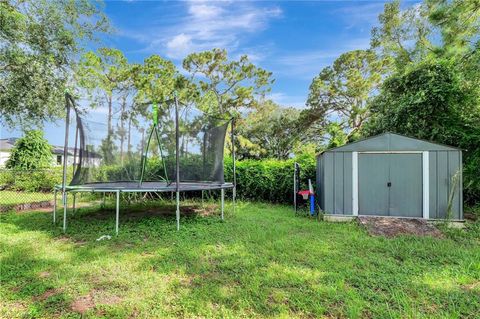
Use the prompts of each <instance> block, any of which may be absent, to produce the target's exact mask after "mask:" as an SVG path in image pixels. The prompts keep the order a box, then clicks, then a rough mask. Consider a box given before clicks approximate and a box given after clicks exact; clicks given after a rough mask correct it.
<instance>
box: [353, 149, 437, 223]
mask: <svg viewBox="0 0 480 319" xmlns="http://www.w3.org/2000/svg"><path fill="white" fill-rule="evenodd" d="M359 153H361V154H369V153H370V154H371V153H380V154H395V153H401V154H409V153H410V154H412V153H413V154H422V189H423V194H422V208H423V209H422V211H423V218H424V219H429V218H430V188H429V186H430V185H429V184H430V183H429V170H430V169H429V156H428V154H429V152H428V151H393V152H392V151H373V152H352V215H353V216H358V154H359Z"/></svg>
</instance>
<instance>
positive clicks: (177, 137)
mask: <svg viewBox="0 0 480 319" xmlns="http://www.w3.org/2000/svg"><path fill="white" fill-rule="evenodd" d="M174 99H175V171H176V172H175V182H176V185H175V189H176V193H177V212H176V215H177V230H180V193H179V183H180V162H179V160H180V154H179V140H180V132H179V127H178V98H177V93H176V92H174Z"/></svg>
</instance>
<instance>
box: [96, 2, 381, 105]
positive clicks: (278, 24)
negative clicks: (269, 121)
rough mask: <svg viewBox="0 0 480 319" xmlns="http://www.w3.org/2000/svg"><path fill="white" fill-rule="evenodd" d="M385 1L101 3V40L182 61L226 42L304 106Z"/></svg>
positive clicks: (282, 98) (363, 39)
mask: <svg viewBox="0 0 480 319" xmlns="http://www.w3.org/2000/svg"><path fill="white" fill-rule="evenodd" d="M384 3H385V2H383V1H289V2H287V1H260V2H257V1H217V2H209V1H182V2H174V1H147V2H145V1H107V2H106V3H105V12H106V14H107V16H108V17H109V18H110V20H111V22H112V25H113V27H114V29H115V34H113V35H111V36H108V37H104V38H103V40H104V42H105V44H106V45H107V46H112V47H115V48H118V49H121V50H122V51H124V52H125V54H126V56H127V57H128V59H129V60H130V61H131V62H142V61H143V59H145V58H146V57H148V56H149V55H151V54H159V55H161V56H163V57H166V58H168V59H171V60H172V61H173V62H175V63H176V64H177V65H178V66H179V67H181V61H182V59H183V58H184V57H185V56H186V55H188V54H189V53H192V52H198V51H202V50H209V49H212V48H225V49H227V52H228V53H229V56H230V57H231V58H237V57H239V56H240V55H242V54H247V55H248V56H249V58H250V60H251V61H252V62H254V63H255V64H256V65H258V66H260V67H262V68H264V69H266V70H268V71H271V72H273V78H274V79H275V83H274V84H273V85H272V92H271V94H270V98H271V99H273V100H274V101H276V102H277V103H279V104H281V105H284V106H293V107H304V105H305V101H306V98H307V95H308V88H309V85H310V83H311V81H312V79H313V77H314V76H315V75H317V74H318V73H319V72H320V70H321V69H322V68H324V67H326V66H328V65H330V64H331V63H332V62H333V61H334V60H335V59H336V58H337V57H338V56H339V55H340V54H342V53H343V52H346V51H349V50H354V49H366V48H368V47H369V44H370V31H371V28H372V27H373V26H374V25H376V24H377V21H378V15H379V14H380V13H381V12H382V11H383V6H384Z"/></svg>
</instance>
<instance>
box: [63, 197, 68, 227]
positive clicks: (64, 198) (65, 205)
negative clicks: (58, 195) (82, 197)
mask: <svg viewBox="0 0 480 319" xmlns="http://www.w3.org/2000/svg"><path fill="white" fill-rule="evenodd" d="M62 196H63V198H62V199H63V232H66V231H67V203H68V202H67V193H63V194H62Z"/></svg>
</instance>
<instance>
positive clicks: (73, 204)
mask: <svg viewBox="0 0 480 319" xmlns="http://www.w3.org/2000/svg"><path fill="white" fill-rule="evenodd" d="M76 202H77V194H76V193H73V203H72V208H73V215H75V203H76Z"/></svg>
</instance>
